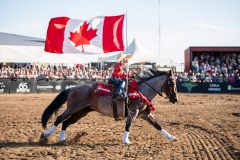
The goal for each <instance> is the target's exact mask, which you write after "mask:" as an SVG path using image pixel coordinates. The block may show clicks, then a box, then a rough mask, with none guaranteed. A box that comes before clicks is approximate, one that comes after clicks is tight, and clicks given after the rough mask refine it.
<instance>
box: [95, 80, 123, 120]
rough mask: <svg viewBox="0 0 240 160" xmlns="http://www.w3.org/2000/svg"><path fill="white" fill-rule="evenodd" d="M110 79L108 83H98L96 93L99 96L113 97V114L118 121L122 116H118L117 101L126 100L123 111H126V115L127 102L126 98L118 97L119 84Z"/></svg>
mask: <svg viewBox="0 0 240 160" xmlns="http://www.w3.org/2000/svg"><path fill="white" fill-rule="evenodd" d="M110 81H111V80H109V81H108V82H107V83H102V82H101V83H97V85H96V88H95V90H94V93H95V94H96V95H99V96H108V97H109V98H111V99H112V107H113V116H114V119H115V121H118V120H120V118H119V116H118V110H117V102H118V101H124V105H123V107H124V108H123V111H125V115H124V116H125V117H126V116H127V110H126V109H125V108H126V105H127V104H126V101H125V100H124V99H117V94H116V90H117V86H116V85H115V84H113V83H112V82H110Z"/></svg>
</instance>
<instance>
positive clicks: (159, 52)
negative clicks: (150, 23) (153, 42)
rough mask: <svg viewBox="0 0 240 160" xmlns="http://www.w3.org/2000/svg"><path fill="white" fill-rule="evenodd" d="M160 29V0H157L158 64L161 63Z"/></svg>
mask: <svg viewBox="0 0 240 160" xmlns="http://www.w3.org/2000/svg"><path fill="white" fill-rule="evenodd" d="M160 37H161V30H160V0H158V56H159V66H160V65H161V63H160V61H161V51H160V50H161V48H160V43H161V38H160Z"/></svg>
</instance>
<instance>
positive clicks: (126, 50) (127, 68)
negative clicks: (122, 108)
mask: <svg viewBox="0 0 240 160" xmlns="http://www.w3.org/2000/svg"><path fill="white" fill-rule="evenodd" d="M125 22H126V23H125V25H126V27H125V28H126V32H125V39H126V45H125V46H126V49H125V52H126V54H128V39H127V10H126V20H125ZM128 72H129V65H128V60H127V64H126V73H127V76H126V94H127V100H126V101H127V104H128Z"/></svg>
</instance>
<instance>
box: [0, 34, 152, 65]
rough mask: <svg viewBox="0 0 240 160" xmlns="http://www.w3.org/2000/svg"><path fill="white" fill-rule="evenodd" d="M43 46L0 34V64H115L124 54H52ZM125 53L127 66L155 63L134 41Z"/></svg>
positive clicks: (37, 41)
mask: <svg viewBox="0 0 240 160" xmlns="http://www.w3.org/2000/svg"><path fill="white" fill-rule="evenodd" d="M44 45H45V40H44V39H40V38H34V37H27V36H20V35H15V34H8V33H2V32H0V62H15V63H27V62H28V63H33V62H42V63H65V64H78V63H90V62H116V60H117V58H118V57H119V55H120V54H122V53H124V52H113V53H105V54H98V55H96V54H95V55H90V54H76V53H75V54H74V53H67V54H54V53H46V52H44ZM127 53H128V54H129V56H130V57H131V58H130V60H129V64H134V63H142V62H156V61H157V55H156V54H153V53H151V52H149V51H147V50H145V49H144V48H143V47H142V46H141V45H140V44H139V43H138V42H137V41H136V40H135V39H134V40H133V41H132V42H131V44H130V45H129V46H128V47H127Z"/></svg>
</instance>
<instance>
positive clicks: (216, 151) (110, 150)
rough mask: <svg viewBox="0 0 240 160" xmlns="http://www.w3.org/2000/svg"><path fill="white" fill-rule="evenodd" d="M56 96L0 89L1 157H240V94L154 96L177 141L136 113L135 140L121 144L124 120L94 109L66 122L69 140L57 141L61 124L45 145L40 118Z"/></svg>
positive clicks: (165, 125)
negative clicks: (69, 123)
mask: <svg viewBox="0 0 240 160" xmlns="http://www.w3.org/2000/svg"><path fill="white" fill-rule="evenodd" d="M55 96H56V94H3V95H0V122H1V125H0V159H94V160H95V159H113V160H116V159H141V160H142V159H148V160H149V159H163V160H164V159H180V160H182V159H222V160H225V159H226V160H230V159H240V117H239V116H240V115H239V113H240V95H225V94H211V95H210V94H179V102H178V103H177V104H175V105H173V104H171V103H169V102H168V101H167V100H166V99H164V98H161V97H156V98H155V99H154V104H155V105H156V111H155V112H154V115H155V117H156V118H157V119H158V121H159V122H160V124H161V126H162V127H163V128H164V129H165V130H167V131H169V133H171V134H173V135H175V136H176V137H177V141H176V142H169V141H168V140H167V139H166V138H164V137H163V136H162V135H160V134H159V132H158V131H157V130H155V129H154V128H153V127H152V126H150V125H149V124H148V123H147V122H145V121H144V120H141V119H137V120H136V121H135V122H134V124H133V127H132V128H131V132H130V139H131V141H132V142H133V144H132V145H128V146H126V145H122V144H121V138H122V133H123V129H124V125H125V123H124V121H117V122H115V121H114V120H113V119H111V118H107V117H104V116H102V115H100V114H99V113H97V112H92V113H90V114H89V115H87V116H86V117H84V118H83V119H82V120H80V121H79V122H77V123H76V124H74V125H72V126H70V127H69V128H68V130H67V135H66V136H67V145H61V144H58V143H57V142H58V137H59V131H60V128H61V126H58V128H57V130H56V132H55V133H54V134H53V135H52V136H51V137H50V140H49V143H48V144H46V145H41V144H39V143H38V141H39V137H40V134H41V132H42V131H43V129H42V127H41V123H40V118H41V115H42V112H43V110H44V109H45V107H46V106H47V105H48V104H49V103H50V102H51V101H52V100H53V98H54V97H55ZM65 107H66V105H64V106H63V107H62V109H64V108H65ZM54 120H55V117H53V119H52V120H51V121H50V123H48V126H50V124H52V122H53V121H54Z"/></svg>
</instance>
